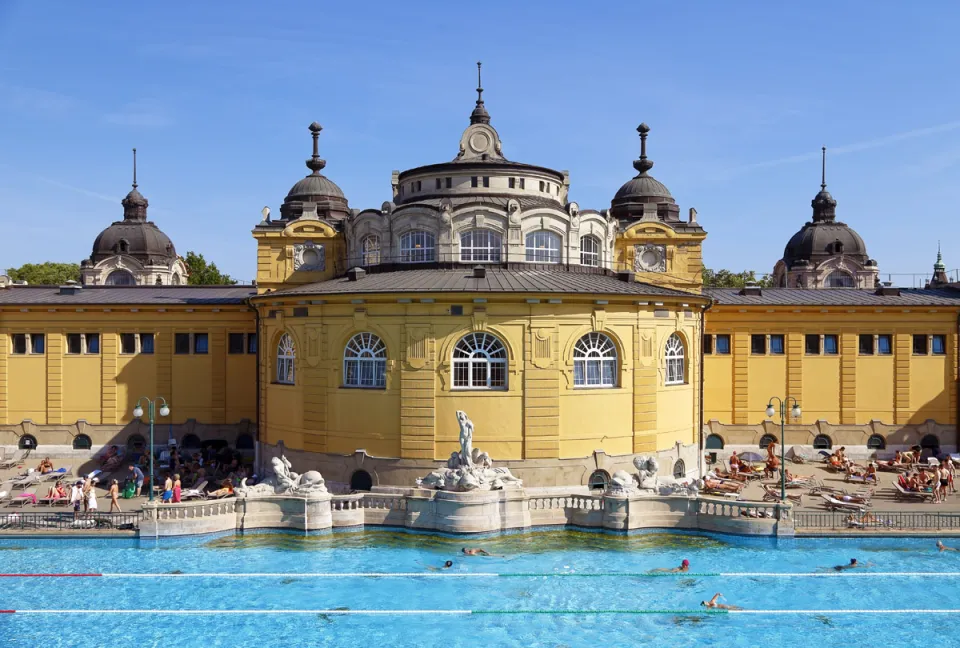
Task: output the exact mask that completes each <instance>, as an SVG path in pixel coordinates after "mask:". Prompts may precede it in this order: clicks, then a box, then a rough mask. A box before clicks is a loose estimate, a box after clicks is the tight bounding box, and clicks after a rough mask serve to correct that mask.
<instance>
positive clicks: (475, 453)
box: [417, 410, 523, 491]
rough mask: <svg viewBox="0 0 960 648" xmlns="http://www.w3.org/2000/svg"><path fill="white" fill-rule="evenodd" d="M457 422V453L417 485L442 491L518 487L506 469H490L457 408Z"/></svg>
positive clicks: (463, 413)
mask: <svg viewBox="0 0 960 648" xmlns="http://www.w3.org/2000/svg"><path fill="white" fill-rule="evenodd" d="M457 423H458V424H459V425H460V452H454V453H451V455H450V459H449V460H448V461H447V467H446V468H444V469H442V470H435V471H433V472H432V473H430V474H429V475H427V476H426V477H424V478H423V479H418V480H417V486H422V487H423V488H434V489H436V490H445V491H472V490H503V489H505V488H520V487H522V486H523V482H522V481H520V480H519V479H517V478H516V477H514V476H513V474H511V473H510V469H509V468H494V467H493V461H492V460H491V459H490V455H488V454H487V453H486V452H480V450H479V449H478V448H474V447H473V421H471V420H470V419H469V418H468V417H467V415H466V413H465V412H462V411H460V410H457Z"/></svg>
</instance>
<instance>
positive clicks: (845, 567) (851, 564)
mask: <svg viewBox="0 0 960 648" xmlns="http://www.w3.org/2000/svg"><path fill="white" fill-rule="evenodd" d="M869 566H870V563H866V564H864V563H859V562H857V559H856V558H851V559H850V562H848V563H847V564H846V565H837V566H836V567H834V568H833V569H834V571H838V572H839V571H846V570H848V569H857V568H859V567H869Z"/></svg>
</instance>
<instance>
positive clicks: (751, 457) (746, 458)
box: [737, 452, 765, 461]
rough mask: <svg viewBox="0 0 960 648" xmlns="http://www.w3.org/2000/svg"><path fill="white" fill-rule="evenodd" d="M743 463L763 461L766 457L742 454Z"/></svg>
mask: <svg viewBox="0 0 960 648" xmlns="http://www.w3.org/2000/svg"><path fill="white" fill-rule="evenodd" d="M737 456H738V457H740V460H741V461H763V460H764V459H765V457H764V456H763V455H762V454H760V453H758V452H741V453H740V454H739V455H737Z"/></svg>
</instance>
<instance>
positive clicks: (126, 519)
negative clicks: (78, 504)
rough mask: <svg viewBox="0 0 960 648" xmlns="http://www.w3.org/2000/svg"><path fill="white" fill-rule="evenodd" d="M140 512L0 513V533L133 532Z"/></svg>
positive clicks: (137, 524)
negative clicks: (75, 513)
mask: <svg viewBox="0 0 960 648" xmlns="http://www.w3.org/2000/svg"><path fill="white" fill-rule="evenodd" d="M142 517H143V516H142V513H141V512H140V511H131V512H129V513H78V514H77V515H76V516H75V515H74V513H73V511H67V512H53V511H51V512H46V511H44V512H39V511H23V512H20V511H11V512H9V513H6V512H5V513H3V514H0V532H4V531H105V532H110V531H136V530H137V529H139V528H140V520H141V519H142Z"/></svg>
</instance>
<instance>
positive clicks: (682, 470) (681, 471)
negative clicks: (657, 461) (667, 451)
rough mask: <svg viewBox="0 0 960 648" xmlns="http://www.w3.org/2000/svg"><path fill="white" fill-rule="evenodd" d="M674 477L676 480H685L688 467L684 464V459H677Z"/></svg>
mask: <svg viewBox="0 0 960 648" xmlns="http://www.w3.org/2000/svg"><path fill="white" fill-rule="evenodd" d="M673 476H674V477H675V478H676V479H683V478H684V477H686V476H687V465H686V464H685V463H683V459H677V462H676V463H675V464H673Z"/></svg>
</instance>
